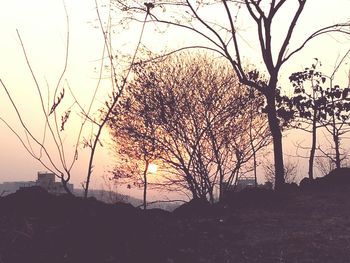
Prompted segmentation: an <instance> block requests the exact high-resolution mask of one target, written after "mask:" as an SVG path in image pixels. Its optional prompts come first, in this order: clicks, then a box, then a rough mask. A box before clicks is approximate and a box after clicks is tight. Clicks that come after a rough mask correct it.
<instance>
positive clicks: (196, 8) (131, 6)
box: [114, 0, 350, 189]
mask: <svg viewBox="0 0 350 263" xmlns="http://www.w3.org/2000/svg"><path fill="white" fill-rule="evenodd" d="M290 2H293V1H287V0H279V1H276V0H273V1H261V0H259V1H255V0H242V1H227V0H223V1H215V0H213V1H211V0H206V1H204V0H202V1H195V2H192V1H189V0H180V1H173V0H167V1H162V2H159V3H151V2H148V3H145V4H142V3H140V2H139V1H124V0H123V1H119V0H115V1H114V3H115V5H116V6H117V7H118V8H120V9H121V10H124V11H125V12H126V14H127V16H129V17H131V18H132V19H133V20H138V14H140V13H142V12H149V13H150V17H151V18H152V19H151V20H150V22H155V23H158V24H164V25H167V26H172V27H176V28H179V29H183V30H188V31H190V32H193V34H196V35H198V36H200V37H202V39H203V40H204V42H203V45H202V46H200V45H199V46H190V47H183V48H180V49H185V48H206V49H210V50H213V51H215V52H217V53H219V54H220V55H221V56H222V57H224V58H226V59H228V61H229V62H230V64H231V66H232V68H233V70H234V72H235V73H236V75H237V77H238V79H239V81H240V82H241V83H242V84H245V85H248V86H251V87H254V88H255V89H257V90H258V91H259V92H261V93H262V94H263V95H264V96H265V98H266V103H267V104H266V110H267V115H268V120H269V127H270V130H271V134H272V137H273V145H274V160H275V175H276V178H275V180H276V188H277V189H278V188H279V187H280V186H281V185H282V184H283V183H284V168H283V149H282V133H281V129H280V124H279V119H278V117H277V113H276V100H275V96H276V89H277V87H278V79H279V73H280V70H281V68H282V66H283V65H284V64H285V63H286V62H287V61H288V60H289V59H290V58H291V57H293V56H294V55H295V54H297V53H298V52H299V51H300V50H302V49H303V48H304V47H305V46H306V45H307V44H308V43H309V42H310V41H311V40H313V39H315V38H316V37H318V36H320V35H323V34H327V33H331V32H338V33H345V34H349V33H350V30H349V23H343V24H342V23H340V24H334V25H331V26H327V27H324V28H321V29H319V30H317V31H315V32H313V33H311V34H310V35H309V36H308V37H307V38H305V40H304V41H302V42H301V44H300V45H299V46H297V47H296V48H292V47H291V45H290V42H291V41H292V37H293V33H294V31H295V28H296V25H297V23H298V21H299V18H300V16H301V14H302V13H303V10H304V7H305V4H306V2H307V1H306V0H298V1H294V3H295V5H296V8H295V9H294V10H289V13H290V14H291V21H290V23H289V24H288V27H287V28H285V30H284V32H286V33H285V35H284V36H282V37H281V39H282V41H281V42H280V44H277V43H275V42H273V41H272V39H273V36H275V35H276V34H277V33H276V32H275V31H274V25H275V24H276V23H275V22H276V21H275V20H276V19H275V18H276V16H277V15H278V14H280V13H281V10H283V8H284V7H286V6H287V5H286V3H290ZM243 7H244V8H245V11H246V13H245V14H244V15H245V17H244V18H245V19H247V18H250V19H251V21H252V22H254V23H255V25H256V30H255V32H254V34H255V36H256V37H257V39H258V41H259V48H260V54H261V60H262V61H263V62H264V66H265V69H266V71H267V74H268V75H267V81H266V82H265V81H264V82H262V81H260V78H259V76H258V75H257V74H258V73H257V71H256V70H252V71H247V70H245V67H244V65H243V59H242V58H243V52H244V48H243V47H242V46H243V44H244V43H243V41H244V40H242V41H241V40H240V35H239V30H238V22H237V21H238V16H239V14H240V13H241V12H240V10H241V9H243ZM213 9H217V10H221V11H223V12H220V18H223V19H221V20H219V19H220V18H218V17H215V16H214V15H213V12H209V10H213ZM225 17H226V18H225ZM278 34H280V33H278ZM206 44H207V45H206ZM272 46H274V47H273V48H272ZM173 52H175V51H173ZM259 62H260V61H259ZM256 63H258V62H256Z"/></svg>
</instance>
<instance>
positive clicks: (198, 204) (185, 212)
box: [173, 199, 211, 216]
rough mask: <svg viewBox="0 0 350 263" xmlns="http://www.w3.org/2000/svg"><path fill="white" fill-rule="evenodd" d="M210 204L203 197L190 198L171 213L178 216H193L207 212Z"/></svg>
mask: <svg viewBox="0 0 350 263" xmlns="http://www.w3.org/2000/svg"><path fill="white" fill-rule="evenodd" d="M210 208H211V206H210V203H209V202H208V200H205V199H192V200H191V201H189V202H188V203H185V204H183V205H181V206H179V207H178V208H176V209H175V210H174V211H173V213H174V214H175V215H180V216H194V215H204V214H208V212H209V210H210Z"/></svg>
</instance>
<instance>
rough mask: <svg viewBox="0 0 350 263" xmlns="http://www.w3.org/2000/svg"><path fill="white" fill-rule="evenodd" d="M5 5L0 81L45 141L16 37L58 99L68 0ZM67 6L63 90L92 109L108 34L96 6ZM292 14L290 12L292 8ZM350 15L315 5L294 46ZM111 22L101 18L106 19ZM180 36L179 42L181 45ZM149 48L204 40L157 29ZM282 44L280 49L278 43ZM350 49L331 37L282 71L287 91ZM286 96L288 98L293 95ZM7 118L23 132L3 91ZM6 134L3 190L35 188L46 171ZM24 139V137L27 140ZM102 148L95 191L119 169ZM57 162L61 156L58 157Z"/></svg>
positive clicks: (20, 0)
mask: <svg viewBox="0 0 350 263" xmlns="http://www.w3.org/2000/svg"><path fill="white" fill-rule="evenodd" d="M291 2H293V1H291ZM1 5H2V6H1V9H0V33H1V41H0V78H1V80H2V81H3V82H4V83H5V85H6V87H8V89H9V91H10V92H11V94H12V95H13V98H14V100H15V101H16V103H17V105H18V107H19V110H20V111H21V113H22V114H23V119H24V120H25V122H26V124H27V125H28V126H29V127H30V129H31V130H32V131H33V133H34V134H35V135H36V136H38V137H41V136H42V131H43V127H44V126H43V122H42V120H43V115H42V113H41V111H40V107H39V105H40V104H39V103H38V102H39V100H38V96H37V90H36V86H35V85H34V81H33V78H32V77H31V74H30V71H29V68H28V66H27V64H26V60H25V58H24V54H23V51H22V47H21V43H20V41H19V37H18V35H17V32H16V30H18V32H19V34H20V37H21V39H22V41H23V44H24V47H25V50H26V52H27V55H28V58H29V60H30V63H31V66H32V69H33V71H34V72H35V76H36V79H37V81H38V83H39V85H40V87H41V88H42V89H43V90H44V94H45V96H47V92H46V91H47V90H48V89H49V90H51V92H50V94H49V95H51V96H52V94H53V91H52V90H53V89H54V88H55V87H56V86H57V83H58V80H59V78H60V75H61V72H62V70H63V67H64V58H65V51H66V37H67V21H66V14H65V9H64V2H63V1H62V0H50V1H47V0H31V1H25V0H11V1H3V2H2V4H1ZM65 5H66V10H67V13H68V18H69V36H70V37H69V57H68V67H67V70H66V73H65V75H64V81H63V82H62V83H60V85H59V90H60V91H61V90H62V87H63V86H64V87H66V89H67V86H68V85H69V86H70V87H71V88H72V90H73V91H74V93H75V95H76V96H77V98H78V99H79V101H80V102H81V103H82V105H83V106H84V107H86V106H87V105H88V104H89V99H90V98H91V96H92V94H93V92H94V90H95V88H96V85H97V81H98V80H97V78H98V68H99V66H100V61H101V56H102V50H103V38H102V34H101V31H100V30H99V29H98V28H96V25H97V21H96V19H97V14H96V6H95V1H94V0H84V1H83V0H65ZM292 7H293V6H292V5H291V6H290V8H292ZM349 7H350V0H335V1H328V0H309V1H308V2H307V6H306V8H305V12H304V14H303V15H302V17H301V19H300V23H299V24H298V27H297V34H296V35H295V38H294V39H295V40H296V41H295V43H293V45H297V44H298V43H300V41H301V39H303V38H305V36H307V35H308V32H312V31H314V30H315V29H317V28H319V27H321V26H326V25H329V24H333V23H337V22H340V21H347V20H349V19H350V15H349V13H348V10H349ZM103 10H104V9H103V8H102V11H103ZM215 12H218V13H217V14H218V16H220V14H219V11H215ZM215 12H214V14H215ZM283 12H284V13H283V14H282V15H281V16H280V17H278V19H279V21H281V23H278V24H277V25H276V27H275V28H274V30H276V32H278V33H277V35H279V34H283V33H285V31H283V30H284V29H283V28H284V27H283V25H286V24H287V23H288V15H289V9H288V8H287V9H286V10H285V11H283ZM105 14H106V13H105V12H102V16H104V15H105ZM240 23H241V24H240V25H241V28H242V29H243V33H242V38H244V39H245V41H246V42H249V43H250V44H249V45H248V44H247V45H246V46H245V51H246V52H245V55H244V56H245V57H246V58H247V60H248V61H254V63H255V64H257V65H259V63H260V64H261V61H259V58H258V57H255V50H254V39H253V38H252V36H251V35H250V33H249V32H251V29H252V28H253V26H252V24H251V23H249V22H248V21H246V20H242V21H240ZM139 31H140V27H139V25H134V26H131V27H130V28H127V29H125V31H123V32H117V34H115V36H116V39H117V41H116V42H115V43H116V47H115V49H116V50H117V49H120V50H123V51H127V52H132V50H133V49H134V47H135V40H136V39H137V37H138V36H139ZM174 34H177V35H176V36H175V37H174ZM243 35H244V36H243ZM144 41H145V43H146V44H147V47H148V48H150V49H152V50H155V51H157V50H160V49H161V48H163V47H167V48H168V49H169V48H172V47H176V46H181V45H186V44H187V43H190V44H192V43H202V41H203V40H202V39H201V38H199V37H194V36H193V35H192V34H187V33H185V32H178V31H176V30H175V31H172V33H171V34H162V35H159V34H157V33H156V32H155V31H154V28H152V26H148V27H147V28H146V31H145V36H144ZM276 41H277V42H276V43H278V39H277V40H276ZM349 47H350V40H349V39H344V38H340V37H338V36H336V38H334V37H329V36H327V37H322V38H319V39H318V40H316V41H313V42H312V43H310V45H308V46H307V47H306V48H305V50H303V51H302V52H300V54H298V55H297V56H295V57H293V59H292V60H290V61H289V63H288V64H287V65H286V66H285V68H283V70H282V72H281V80H282V83H284V84H285V86H288V85H289V84H288V82H287V79H288V76H289V74H290V73H291V72H295V71H299V70H302V69H303V68H305V67H307V66H310V64H311V63H313V58H315V57H317V58H318V59H319V60H321V61H322V63H323V68H322V70H323V71H325V72H331V71H332V69H333V67H334V65H335V64H336V63H337V61H338V60H339V57H340V56H342V55H343V54H344V53H345V52H346V50H347V49H349ZM344 65H345V67H344V68H342V69H341V70H340V71H339V77H338V80H339V82H340V84H341V85H345V84H346V83H347V80H348V79H347V77H346V74H347V72H348V69H349V64H344ZM67 83H68V84H67ZM101 86H102V88H101V90H100V91H99V94H98V98H97V100H96V104H95V109H97V108H98V107H99V106H100V105H102V103H103V102H104V100H105V99H106V95H107V94H108V87H109V86H108V82H103V84H102V85H101ZM66 92H67V90H66ZM285 92H288V88H287V89H286V91H285ZM69 103H72V101H69V100H68V102H67V104H66V105H65V106H66V107H68V106H69ZM72 115H73V116H74V117H72V121H70V122H69V123H67V127H66V129H65V132H64V133H62V135H63V136H62V137H63V140H64V143H65V145H66V146H67V152H68V153H69V154H67V157H68V158H73V156H72V152H73V150H72V149H74V144H75V143H74V140H72V138H73V137H74V138H75V134H76V132H77V127H78V126H79V124H80V118H79V111H78V110H74V112H73V114H72ZM0 117H2V118H4V119H5V120H6V121H7V122H8V123H9V124H10V125H12V126H13V127H14V128H15V129H16V130H17V131H18V130H19V131H21V129H20V128H19V125H18V119H17V118H16V115H15V112H14V110H13V108H12V107H11V104H10V103H9V100H8V98H7V97H6V94H5V92H4V90H3V89H2V88H1V89H0ZM73 118H75V119H73ZM73 120H75V121H73ZM0 134H1V137H0V147H1V150H0V167H1V169H0V182H3V181H17V180H24V181H26V180H35V178H36V173H37V172H38V171H45V170H46V169H45V168H44V167H42V166H41V165H40V164H39V163H38V162H37V161H35V160H33V158H31V157H30V155H29V154H27V153H26V152H25V150H24V148H23V147H22V145H21V143H20V142H19V141H18V139H17V138H16V137H15V136H14V135H13V133H11V132H10V130H9V129H8V128H7V127H6V126H5V125H4V124H3V123H0ZM21 134H22V135H23V133H21ZM72 134H73V136H72ZM293 136H294V137H300V136H301V137H302V135H299V134H297V135H292V136H289V139H288V140H287V141H286V142H285V145H286V147H285V149H287V151H286V152H289V151H290V152H292V151H293V149H292V145H293V140H294V138H293ZM102 142H103V144H104V147H103V148H99V149H98V151H97V157H96V162H95V163H96V164H95V168H94V176H93V182H92V186H93V187H94V188H100V187H101V185H102V184H103V180H101V178H102V175H108V170H110V169H111V167H112V165H113V158H112V157H111V149H110V148H109V147H108V145H109V139H108V134H107V133H105V134H104V135H103V139H102ZM49 148H50V149H51V150H53V149H54V148H52V147H49ZM79 152H80V154H79V160H78V162H77V163H76V166H75V168H74V169H73V177H72V180H71V182H72V183H74V185H75V186H80V185H81V182H83V181H84V178H85V175H86V167H87V166H86V161H87V155H86V153H87V150H86V149H82V148H81V147H80V151H79ZM53 156H55V155H54V154H53ZM55 158H57V156H56V157H55Z"/></svg>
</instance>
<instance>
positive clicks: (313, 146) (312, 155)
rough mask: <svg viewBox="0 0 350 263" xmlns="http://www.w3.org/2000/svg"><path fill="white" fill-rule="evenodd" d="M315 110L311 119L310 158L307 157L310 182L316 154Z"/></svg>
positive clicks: (312, 176)
mask: <svg viewBox="0 0 350 263" xmlns="http://www.w3.org/2000/svg"><path fill="white" fill-rule="evenodd" d="M316 117H317V110H314V116H313V119H312V142H311V149H310V157H309V178H310V179H311V180H312V179H314V159H315V152H316V136H317V133H316V131H317V127H316V124H317V120H316Z"/></svg>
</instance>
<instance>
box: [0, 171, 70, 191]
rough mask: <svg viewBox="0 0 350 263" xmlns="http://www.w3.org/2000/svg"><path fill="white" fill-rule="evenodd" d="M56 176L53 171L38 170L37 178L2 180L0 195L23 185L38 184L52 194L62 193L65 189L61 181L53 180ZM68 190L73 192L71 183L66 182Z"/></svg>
mask: <svg viewBox="0 0 350 263" xmlns="http://www.w3.org/2000/svg"><path fill="white" fill-rule="evenodd" d="M55 179H56V176H55V174H54V173H49V172H38V177H37V180H36V181H35V182H34V181H27V182H26V181H21V182H4V183H2V184H0V195H1V194H4V195H6V194H11V193H14V192H16V191H17V190H19V189H20V188H24V187H31V186H40V187H42V188H44V189H45V190H47V191H48V192H49V193H52V194H64V193H66V190H65V189H64V188H63V184H62V182H56V181H55ZM67 187H68V189H69V190H71V191H72V192H73V189H74V186H73V184H67Z"/></svg>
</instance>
